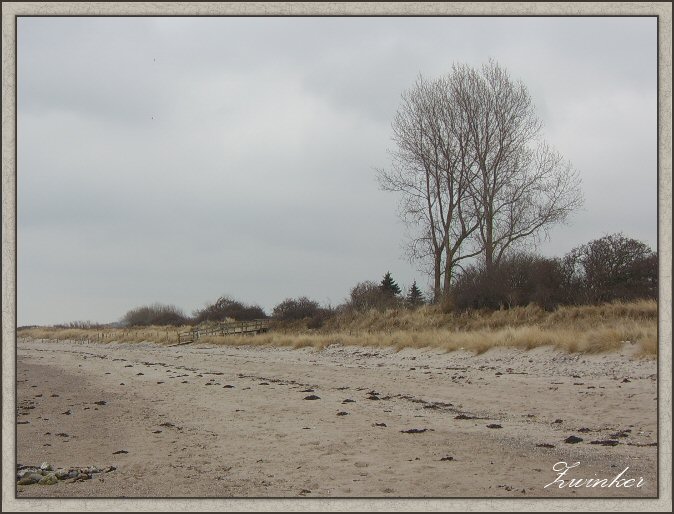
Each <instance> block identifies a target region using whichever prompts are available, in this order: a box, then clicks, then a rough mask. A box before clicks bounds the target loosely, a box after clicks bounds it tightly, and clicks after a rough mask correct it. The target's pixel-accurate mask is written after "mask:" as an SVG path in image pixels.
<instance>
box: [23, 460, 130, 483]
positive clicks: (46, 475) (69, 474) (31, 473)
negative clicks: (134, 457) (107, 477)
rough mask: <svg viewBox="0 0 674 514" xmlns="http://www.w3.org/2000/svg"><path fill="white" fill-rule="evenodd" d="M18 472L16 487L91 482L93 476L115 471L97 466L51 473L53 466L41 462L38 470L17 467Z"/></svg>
mask: <svg viewBox="0 0 674 514" xmlns="http://www.w3.org/2000/svg"><path fill="white" fill-rule="evenodd" d="M17 467H18V468H19V470H18V471H17V473H16V478H17V479H18V480H17V485H31V484H39V485H54V484H56V483H58V482H59V481H64V482H66V483H73V482H78V481H82V480H91V478H93V475H94V474H97V473H110V472H111V471H115V470H116V469H117V468H116V467H115V466H108V467H107V468H99V467H97V466H88V467H84V468H68V469H63V468H59V469H57V470H56V471H53V469H54V468H53V466H52V465H51V464H49V463H47V462H43V463H42V464H41V465H40V468H37V467H35V466H17Z"/></svg>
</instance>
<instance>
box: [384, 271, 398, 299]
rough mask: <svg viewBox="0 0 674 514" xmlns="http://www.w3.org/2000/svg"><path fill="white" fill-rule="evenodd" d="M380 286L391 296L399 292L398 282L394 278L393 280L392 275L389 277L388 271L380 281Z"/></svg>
mask: <svg viewBox="0 0 674 514" xmlns="http://www.w3.org/2000/svg"><path fill="white" fill-rule="evenodd" d="M381 288H382V291H384V293H386V294H389V295H391V296H397V295H399V294H400V287H399V286H398V284H396V282H395V280H393V277H391V273H390V272H388V271H387V272H386V275H384V278H383V279H382V281H381Z"/></svg>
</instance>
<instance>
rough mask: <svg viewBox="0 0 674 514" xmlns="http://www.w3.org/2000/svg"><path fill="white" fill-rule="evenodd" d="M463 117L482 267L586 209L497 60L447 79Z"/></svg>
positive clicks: (520, 87)
mask: <svg viewBox="0 0 674 514" xmlns="http://www.w3.org/2000/svg"><path fill="white" fill-rule="evenodd" d="M451 77H452V84H453V86H454V88H455V96H456V98H457V108H458V109H460V110H461V111H462V112H463V119H464V120H465V122H466V128H467V136H468V138H469V139H470V144H471V146H472V148H471V155H472V157H473V162H474V165H475V167H476V169H477V180H474V181H472V182H471V192H472V195H471V196H472V199H473V201H474V202H475V213H476V214H477V216H478V218H479V227H480V228H479V230H478V231H476V232H475V234H476V239H477V242H478V245H479V246H480V247H481V248H482V250H483V257H484V262H485V267H486V269H491V268H492V266H494V265H498V263H499V262H500V261H501V259H502V258H503V256H504V255H505V254H506V252H507V251H508V250H509V249H511V248H512V247H514V246H516V245H518V244H521V243H525V242H531V241H532V239H535V238H537V237H540V236H541V235H546V234H547V230H548V229H549V228H550V227H551V226H552V225H554V224H556V223H561V222H565V221H566V219H567V218H568V216H569V214H570V213H571V212H573V211H574V210H576V209H577V208H579V207H580V206H581V205H582V203H583V197H582V193H581V191H580V180H579V177H578V174H577V172H576V171H575V170H574V169H573V168H572V166H571V164H570V163H569V162H568V161H566V160H564V159H563V157H562V156H561V155H560V154H559V153H558V152H556V151H555V150H553V149H552V148H550V146H549V145H548V144H547V143H546V142H545V141H543V140H542V139H541V137H540V133H541V122H540V120H539V119H538V117H537V115H536V112H535V108H534V105H533V101H532V99H531V96H530V95H529V92H528V90H527V88H526V86H525V85H524V84H523V83H521V82H520V81H516V82H515V81H512V80H511V79H510V77H509V76H508V73H507V72H506V71H505V70H504V69H503V68H501V67H500V66H499V65H498V64H497V63H495V62H494V61H490V62H489V63H488V64H486V65H484V66H483V67H482V69H481V70H480V71H477V70H475V69H473V68H470V67H468V66H466V65H455V66H454V67H453V71H452V74H451Z"/></svg>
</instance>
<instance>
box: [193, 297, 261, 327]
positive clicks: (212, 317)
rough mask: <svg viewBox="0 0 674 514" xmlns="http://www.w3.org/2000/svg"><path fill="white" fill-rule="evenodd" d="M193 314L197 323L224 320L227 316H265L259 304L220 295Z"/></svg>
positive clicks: (242, 317) (238, 319)
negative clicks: (246, 302)
mask: <svg viewBox="0 0 674 514" xmlns="http://www.w3.org/2000/svg"><path fill="white" fill-rule="evenodd" d="M193 316H194V322H195V323H197V324H198V323H202V322H204V321H225V320H226V319H227V318H233V319H235V320H237V321H250V320H254V319H262V318H267V314H266V313H265V312H264V309H262V307H260V306H259V305H247V304H244V303H243V302H239V301H237V300H234V299H233V298H230V297H229V296H221V297H220V298H218V299H217V300H216V301H215V303H213V304H210V305H206V307H204V308H203V309H200V310H197V311H195V312H194V314H193Z"/></svg>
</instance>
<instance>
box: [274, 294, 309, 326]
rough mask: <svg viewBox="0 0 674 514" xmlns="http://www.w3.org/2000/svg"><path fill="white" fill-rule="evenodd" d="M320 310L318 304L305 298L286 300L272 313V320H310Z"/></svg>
mask: <svg viewBox="0 0 674 514" xmlns="http://www.w3.org/2000/svg"><path fill="white" fill-rule="evenodd" d="M319 310H320V306H319V305H318V302H315V301H314V300H310V299H309V298H307V297H306V296H302V297H300V298H286V299H285V300H283V301H282V302H281V303H279V304H278V305H277V306H276V307H274V311H273V312H272V318H274V319H276V320H280V321H289V320H298V319H304V318H312V317H313V316H315V315H316V314H317V313H318V311H319Z"/></svg>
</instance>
